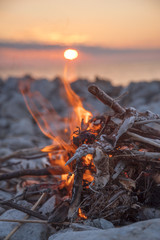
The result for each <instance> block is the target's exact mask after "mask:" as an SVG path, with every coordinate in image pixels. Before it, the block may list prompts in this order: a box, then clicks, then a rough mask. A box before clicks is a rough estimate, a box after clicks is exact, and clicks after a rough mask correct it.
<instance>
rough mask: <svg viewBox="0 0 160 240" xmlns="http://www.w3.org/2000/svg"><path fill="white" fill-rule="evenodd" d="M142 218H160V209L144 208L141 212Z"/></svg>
mask: <svg viewBox="0 0 160 240" xmlns="http://www.w3.org/2000/svg"><path fill="white" fill-rule="evenodd" d="M139 217H140V219H141V220H146V219H153V218H160V210H159V209H156V208H147V207H146V208H144V209H142V211H140V213H139Z"/></svg>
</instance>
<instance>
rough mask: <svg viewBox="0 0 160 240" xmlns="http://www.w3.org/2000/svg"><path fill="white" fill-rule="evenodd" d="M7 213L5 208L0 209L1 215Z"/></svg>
mask: <svg viewBox="0 0 160 240" xmlns="http://www.w3.org/2000/svg"><path fill="white" fill-rule="evenodd" d="M4 212H5V208H3V207H0V215H1V214H2V213H4Z"/></svg>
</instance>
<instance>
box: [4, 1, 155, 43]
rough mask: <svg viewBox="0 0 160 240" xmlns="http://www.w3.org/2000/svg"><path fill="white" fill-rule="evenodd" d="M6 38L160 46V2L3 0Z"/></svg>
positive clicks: (49, 41)
mask: <svg viewBox="0 0 160 240" xmlns="http://www.w3.org/2000/svg"><path fill="white" fill-rule="evenodd" d="M0 15H1V21H0V33H1V35H0V39H1V40H5V41H27V42H28V41H35V42H46V43H51V44H86V45H98V46H105V47H111V48H159V47H160V1H159V0H85V1H84V0H82V1H78V0H45V1H44V0H34V1H33V0H27V1H26V0H0Z"/></svg>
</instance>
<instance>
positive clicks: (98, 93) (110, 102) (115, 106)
mask: <svg viewBox="0 0 160 240" xmlns="http://www.w3.org/2000/svg"><path fill="white" fill-rule="evenodd" d="M88 91H89V92H90V93H92V94H93V95H94V96H95V97H96V98H98V99H99V100H100V101H101V102H103V103H104V104H105V105H107V106H108V107H110V108H111V109H112V110H113V111H114V112H116V113H120V114H123V113H125V112H126V111H125V109H124V108H123V107H121V106H120V105H119V103H117V102H116V101H114V99H113V98H111V97H110V96H108V94H107V93H105V92H104V91H103V90H101V89H100V88H98V87H97V86H96V85H94V84H93V85H91V86H89V87H88Z"/></svg>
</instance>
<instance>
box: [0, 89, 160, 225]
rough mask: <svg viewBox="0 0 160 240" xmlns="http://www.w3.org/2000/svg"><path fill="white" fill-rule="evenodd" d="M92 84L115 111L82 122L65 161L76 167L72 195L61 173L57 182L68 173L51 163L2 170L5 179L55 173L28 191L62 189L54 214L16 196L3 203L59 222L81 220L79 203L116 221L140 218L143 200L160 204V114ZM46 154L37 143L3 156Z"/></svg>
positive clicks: (93, 214) (90, 215)
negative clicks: (127, 104) (88, 174)
mask: <svg viewBox="0 0 160 240" xmlns="http://www.w3.org/2000/svg"><path fill="white" fill-rule="evenodd" d="M88 90H89V92H90V93H91V94H93V95H94V96H95V97H96V98H97V99H98V100H100V101H101V102H102V103H103V104H105V105H107V106H108V107H109V108H110V109H111V111H110V112H108V113H104V114H103V115H101V116H97V117H94V118H93V119H91V120H90V121H89V123H88V125H84V123H83V122H82V126H81V129H79V131H77V132H76V136H75V135H74V137H73V144H74V145H76V146H77V150H76V152H75V153H74V155H73V153H68V155H69V154H70V156H72V157H71V158H70V159H69V160H68V161H67V162H66V165H67V164H72V168H71V169H73V170H74V183H73V188H72V198H71V199H67V200H66V199H65V198H64V196H65V194H67V193H66V192H65V191H62V189H61V190H57V184H58V183H56V178H55V183H54V184H53V178H54V175H53V174H56V175H61V174H64V172H63V170H62V169H61V168H60V167H58V166H51V167H50V166H49V167H47V168H45V169H40V170H37V169H35V170H22V171H17V172H12V173H10V172H9V173H5V174H2V175H0V180H5V179H11V178H16V177H21V176H26V175H32V176H44V175H51V176H52V179H51V181H52V183H51V184H50V183H49V184H44V185H43V184H40V186H38V185H37V186H36V187H35V188H34V189H31V188H32V187H31V188H30V189H28V190H27V191H25V193H24V194H23V197H24V195H25V197H26V198H27V197H28V196H31V195H33V193H34V192H35V193H40V194H43V195H44V194H45V199H48V198H49V197H51V196H53V195H54V194H59V196H60V195H61V196H62V198H61V201H59V203H58V204H57V206H56V207H55V209H54V210H53V212H52V213H50V214H49V216H43V215H42V214H40V213H38V212H35V211H33V209H31V210H28V209H25V208H24V207H22V206H21V207H20V206H18V205H17V204H16V203H14V202H13V201H12V199H11V201H4V202H1V204H2V205H3V206H4V205H7V206H9V207H12V208H16V209H19V210H21V211H24V212H26V213H27V214H28V215H29V216H34V217H36V218H39V219H41V220H43V221H45V222H46V223H48V222H49V223H55V224H58V223H66V221H69V222H70V221H77V214H78V209H79V208H81V210H82V212H83V213H84V214H85V216H86V217H87V218H90V219H94V218H105V219H107V220H110V221H112V222H113V223H114V224H117V225H119V224H123V222H124V223H125V222H127V221H137V220H138V217H137V216H138V215H137V213H138V211H140V209H142V208H143V207H144V206H154V207H160V200H159V199H160V196H159V192H160V191H159V190H160V189H159V188H160V187H159V183H160V176H159V173H160V131H158V129H156V128H153V127H150V126H149V125H148V124H155V123H156V124H160V116H159V115H157V114H154V113H152V112H150V111H146V112H144V113H140V112H138V111H137V110H136V109H135V108H124V107H122V106H121V105H120V104H119V103H118V101H117V100H114V99H113V98H111V97H110V96H108V95H107V94H106V93H105V92H104V91H103V90H101V89H100V88H98V87H97V86H95V85H91V86H90V87H89V88H88ZM89 125H91V126H93V129H95V128H94V126H96V125H99V126H100V127H98V128H97V130H96V131H92V127H88V126H89ZM57 150H58V149H57V147H56V146H55V147H53V149H52V151H53V153H52V154H53V155H54V153H56V151H57ZM62 151H63V150H62ZM58 152H59V150H58ZM47 154H48V153H47V152H42V151H41V149H38V148H34V149H30V150H25V151H23V150H21V151H17V152H14V153H12V154H11V155H8V156H6V157H4V158H0V162H5V161H6V160H7V159H10V158H13V157H16V158H26V159H34V158H40V157H44V156H46V155H47ZM65 154H66V153H65ZM88 154H91V155H92V159H93V160H92V162H91V163H90V164H89V165H87V166H86V164H85V161H84V157H85V156H87V155H88ZM86 169H88V170H90V172H91V174H92V175H93V177H94V180H93V182H91V183H87V182H86V181H85V180H84V178H83V176H84V174H85V171H86ZM42 185H43V186H42ZM63 190H64V189H63ZM64 199H65V200H64Z"/></svg>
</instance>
